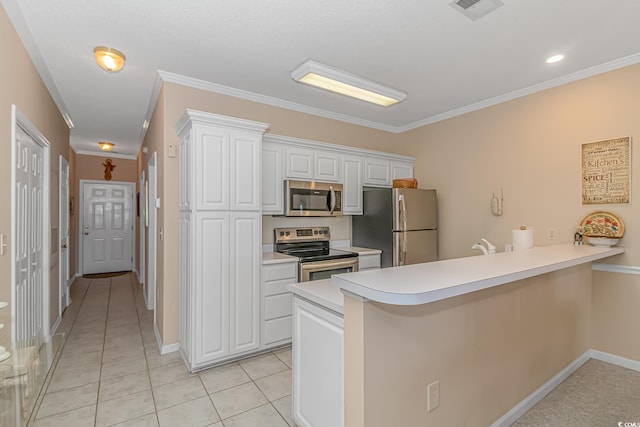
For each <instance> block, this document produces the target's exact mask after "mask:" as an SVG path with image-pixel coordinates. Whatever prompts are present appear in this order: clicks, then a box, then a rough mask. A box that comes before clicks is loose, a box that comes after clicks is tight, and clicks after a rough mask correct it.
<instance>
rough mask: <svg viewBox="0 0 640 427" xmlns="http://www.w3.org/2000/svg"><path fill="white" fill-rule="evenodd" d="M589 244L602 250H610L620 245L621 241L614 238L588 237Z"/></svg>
mask: <svg viewBox="0 0 640 427" xmlns="http://www.w3.org/2000/svg"><path fill="white" fill-rule="evenodd" d="M587 239H588V241H589V244H591V245H593V246H598V247H601V248H610V247H611V246H615V245H617V244H618V241H619V240H620V239H616V238H613V237H588V236H587Z"/></svg>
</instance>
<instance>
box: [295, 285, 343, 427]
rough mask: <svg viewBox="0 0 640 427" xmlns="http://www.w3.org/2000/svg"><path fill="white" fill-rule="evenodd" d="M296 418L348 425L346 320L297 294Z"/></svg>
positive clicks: (319, 426) (326, 426)
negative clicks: (346, 403) (346, 412)
mask: <svg viewBox="0 0 640 427" xmlns="http://www.w3.org/2000/svg"><path fill="white" fill-rule="evenodd" d="M293 420H294V421H295V423H296V424H297V425H299V426H300V427H340V426H343V425H344V319H343V318H342V316H341V315H339V314H338V313H335V312H333V311H330V310H329V309H326V308H324V307H320V306H319V305H316V304H314V303H311V302H308V301H305V300H304V299H302V298H299V297H297V296H296V297H295V298H294V304H293Z"/></svg>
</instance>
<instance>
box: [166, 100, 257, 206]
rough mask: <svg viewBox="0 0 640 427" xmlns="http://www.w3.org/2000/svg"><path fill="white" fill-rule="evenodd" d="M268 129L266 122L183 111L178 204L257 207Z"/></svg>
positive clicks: (179, 126) (179, 130)
mask: <svg viewBox="0 0 640 427" xmlns="http://www.w3.org/2000/svg"><path fill="white" fill-rule="evenodd" d="M266 128H267V125H266V124H264V123H257V122H250V121H248V120H241V119H234V118H232V117H226V116H219V115H217V114H210V113H203V112H200V111H193V110H187V112H186V113H185V114H184V115H183V117H182V119H181V120H180V122H179V123H178V125H177V126H176V131H177V132H178V134H179V135H180V157H181V158H180V167H181V169H182V170H184V171H188V172H189V173H184V174H182V176H181V183H180V191H181V196H180V197H181V198H180V209H181V210H188V209H196V210H199V211H203V210H237V211H260V209H261V207H262V201H261V197H260V195H261V192H262V191H261V190H262V185H261V179H262V134H263V132H264V130H265V129H266ZM191 167H193V170H192V169H191ZM183 191H184V192H185V195H184V196H183V195H182V192H183ZM190 195H191V196H193V199H195V200H191V197H190ZM194 202H195V206H193V203H194Z"/></svg>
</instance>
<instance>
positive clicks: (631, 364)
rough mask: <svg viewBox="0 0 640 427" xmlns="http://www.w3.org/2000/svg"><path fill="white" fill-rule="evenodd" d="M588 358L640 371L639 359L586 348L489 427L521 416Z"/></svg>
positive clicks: (505, 424)
mask: <svg viewBox="0 0 640 427" xmlns="http://www.w3.org/2000/svg"><path fill="white" fill-rule="evenodd" d="M589 359H596V360H600V361H602V362H607V363H611V364H612V365H616V366H620V367H623V368H627V369H633V370H634V371H638V372H640V361H637V360H632V359H627V358H625V357H620V356H616V355H615V354H610V353H605V352H603V351H599V350H593V349H591V350H587V351H586V352H585V353H584V354H582V355H581V356H580V357H578V358H577V359H576V360H574V361H573V362H571V363H570V364H569V365H568V366H567V367H566V368H564V369H563V370H562V371H560V372H558V373H557V374H556V375H555V376H554V377H553V378H551V379H550V380H549V381H547V382H546V383H544V384H543V385H542V386H540V387H539V388H538V389H537V390H536V391H534V392H533V393H531V394H530V395H529V396H527V397H525V398H524V399H523V400H522V401H521V402H520V403H518V404H517V405H516V406H514V407H513V408H511V409H510V410H509V411H508V412H507V413H506V414H504V415H503V416H501V417H500V418H498V419H497V420H496V421H495V422H494V423H493V424H491V427H508V426H510V425H511V424H513V423H514V422H516V420H518V418H520V417H521V416H523V415H524V414H525V412H527V411H528V410H529V409H531V408H533V407H534V406H535V405H536V403H538V402H540V401H541V400H542V399H543V398H544V397H545V396H546V395H547V394H549V393H550V392H551V391H553V389H554V388H556V387H557V386H559V385H560V383H562V382H563V381H564V380H566V379H567V378H568V377H569V375H571V374H573V373H574V372H575V371H577V370H578V368H580V366H582V365H584V364H585V363H586V362H587V361H588V360H589Z"/></svg>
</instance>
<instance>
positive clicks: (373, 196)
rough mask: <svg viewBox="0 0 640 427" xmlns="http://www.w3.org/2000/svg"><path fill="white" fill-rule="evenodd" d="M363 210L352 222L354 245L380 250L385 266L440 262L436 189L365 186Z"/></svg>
mask: <svg viewBox="0 0 640 427" xmlns="http://www.w3.org/2000/svg"><path fill="white" fill-rule="evenodd" d="M363 210H364V212H363V215H354V216H352V219H351V221H352V222H351V226H352V239H351V240H352V244H353V246H360V247H365V248H373V249H381V250H382V255H381V257H380V264H381V266H382V267H392V266H393V267H395V266H399V265H409V264H418V263H421V262H430V261H436V260H437V259H438V202H437V198H436V190H419V189H410V188H393V189H391V188H374V187H364V193H363Z"/></svg>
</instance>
